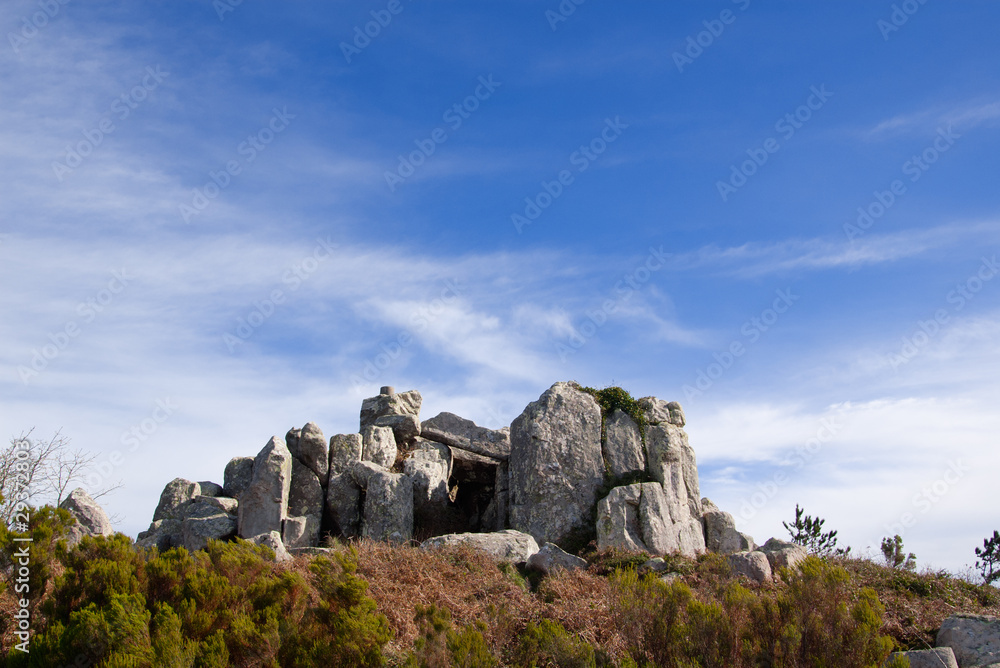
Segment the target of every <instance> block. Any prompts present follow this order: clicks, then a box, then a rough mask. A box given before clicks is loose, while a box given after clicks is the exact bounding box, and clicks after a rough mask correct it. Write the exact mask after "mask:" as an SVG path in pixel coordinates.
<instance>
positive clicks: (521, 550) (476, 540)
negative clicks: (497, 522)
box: [420, 529, 538, 563]
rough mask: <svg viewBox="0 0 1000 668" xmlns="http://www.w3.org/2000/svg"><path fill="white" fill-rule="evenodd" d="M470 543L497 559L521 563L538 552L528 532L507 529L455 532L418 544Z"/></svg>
mask: <svg viewBox="0 0 1000 668" xmlns="http://www.w3.org/2000/svg"><path fill="white" fill-rule="evenodd" d="M452 545H471V546H473V547H475V548H478V549H480V550H483V551H484V552H486V553H487V554H490V555H492V556H493V557H495V558H497V559H502V560H505V561H513V562H515V563H521V562H525V561H527V560H528V558H529V557H530V556H531V555H533V554H535V553H536V552H538V543H537V542H536V541H535V539H534V538H532V537H531V536H530V535H529V534H526V533H522V532H520V531H514V530H511V529H507V530H505V531H494V532H491V533H457V534H448V535H445V536H435V537H433V538H429V539H427V540H425V541H424V542H423V543H421V544H420V547H421V549H425V550H426V549H430V548H436V547H446V546H452Z"/></svg>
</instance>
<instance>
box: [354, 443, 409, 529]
mask: <svg viewBox="0 0 1000 668" xmlns="http://www.w3.org/2000/svg"><path fill="white" fill-rule="evenodd" d="M351 474H352V475H353V477H354V480H355V482H357V484H358V486H359V487H361V488H362V489H363V490H364V499H365V500H364V513H363V516H362V518H361V535H362V536H363V537H365V538H371V539H372V540H384V541H389V542H392V543H404V542H406V541H408V540H410V538H412V537H413V480H412V479H411V478H410V476H407V475H403V474H400V473H389V472H388V471H387V470H385V469H384V468H382V467H380V466H378V465H376V464H373V463H370V462H364V461H362V462H358V463H357V464H355V465H354V466H353V467H352V468H351Z"/></svg>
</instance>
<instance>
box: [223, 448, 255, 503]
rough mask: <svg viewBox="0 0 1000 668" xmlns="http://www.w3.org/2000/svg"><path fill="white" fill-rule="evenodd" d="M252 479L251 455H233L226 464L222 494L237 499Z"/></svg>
mask: <svg viewBox="0 0 1000 668" xmlns="http://www.w3.org/2000/svg"><path fill="white" fill-rule="evenodd" d="M251 480H253V457H233V458H232V459H230V460H229V463H228V464H226V472H225V475H224V477H223V482H222V490H223V494H224V495H226V496H228V497H231V498H234V499H238V498H240V494H241V493H242V492H243V490H245V489H246V488H247V487H249V486H250V481H251Z"/></svg>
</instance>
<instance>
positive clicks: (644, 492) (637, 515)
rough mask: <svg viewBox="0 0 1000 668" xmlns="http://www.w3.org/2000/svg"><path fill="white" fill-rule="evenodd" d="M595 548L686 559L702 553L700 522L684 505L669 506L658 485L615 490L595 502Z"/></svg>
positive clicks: (642, 484)
mask: <svg viewBox="0 0 1000 668" xmlns="http://www.w3.org/2000/svg"><path fill="white" fill-rule="evenodd" d="M672 513H673V515H672ZM597 545H598V548H599V549H605V548H608V547H619V548H623V549H626V550H641V551H645V552H649V553H650V554H655V555H660V554H670V553H672V552H680V553H681V554H683V555H685V556H690V557H694V556H696V555H697V554H698V553H700V552H704V551H705V539H704V534H703V533H702V527H701V523H700V522H699V521H698V520H696V519H694V518H693V517H691V516H690V515H689V514H688V509H687V505H686V504H680V503H676V502H674V503H671V502H670V500H669V499H668V498H667V496H666V494H665V493H664V491H663V488H662V487H661V486H660V485H659V484H658V483H636V484H634V485H627V486H623V487H615V488H614V489H612V490H611V492H610V493H609V494H608V495H607V496H606V497H605V498H603V499H601V501H600V502H598V504H597Z"/></svg>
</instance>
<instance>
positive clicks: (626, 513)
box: [597, 484, 650, 552]
mask: <svg viewBox="0 0 1000 668" xmlns="http://www.w3.org/2000/svg"><path fill="white" fill-rule="evenodd" d="M641 499H642V486H641V485H640V484H635V485H626V486H623V487H615V488H614V489H612V490H611V492H610V493H609V494H608V495H607V496H606V497H604V498H603V499H601V500H600V501H599V502H598V504H597V548H598V549H599V550H604V549H607V548H609V547H617V548H620V549H623V550H629V551H632V552H649V551H650V550H649V548H648V547H647V546H646V543H645V541H644V540H643V538H642V528H641V527H640V526H639V501H640V500H641Z"/></svg>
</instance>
